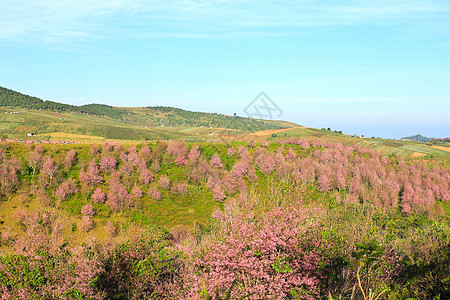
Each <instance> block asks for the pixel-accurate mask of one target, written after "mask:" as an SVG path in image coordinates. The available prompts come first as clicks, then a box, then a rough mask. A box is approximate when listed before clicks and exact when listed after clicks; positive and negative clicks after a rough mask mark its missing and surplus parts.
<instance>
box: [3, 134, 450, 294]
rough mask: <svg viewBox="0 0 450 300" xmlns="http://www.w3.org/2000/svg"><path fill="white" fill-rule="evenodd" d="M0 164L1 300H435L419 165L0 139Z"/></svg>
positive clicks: (433, 224) (282, 146) (292, 144)
mask: <svg viewBox="0 0 450 300" xmlns="http://www.w3.org/2000/svg"><path fill="white" fill-rule="evenodd" d="M294 130H297V129H292V130H288V131H287V132H290V131H294ZM301 130H305V129H301ZM266 134H270V132H266V133H265V134H263V135H262V136H264V137H265V136H266ZM272 134H273V133H272ZM276 134H279V133H276ZM336 136H341V135H340V134H338V133H336ZM273 138H275V137H273ZM413 150H416V149H412V150H411V151H413ZM0 162H1V164H0V172H1V176H0V177H1V178H0V193H1V202H0V207H1V215H0V224H1V225H0V234H1V240H0V245H1V246H0V254H1V257H0V291H1V293H2V297H3V298H4V299H376V298H377V299H447V298H449V297H450V289H449V288H450V280H449V278H450V269H449V266H450V259H449V258H450V256H449V254H450V253H449V252H450V251H449V249H450V226H449V221H450V220H449V215H450V170H449V168H448V166H447V164H445V163H443V162H442V161H433V160H431V159H430V157H428V159H424V158H419V159H414V158H411V157H409V156H406V157H404V156H397V155H395V153H393V154H390V155H385V154H384V153H383V152H378V151H376V150H374V149H371V148H370V147H362V146H358V145H349V144H344V143H339V142H335V141H330V140H327V139H318V138H317V137H315V138H313V139H303V138H301V139H299V138H295V137H292V136H291V137H288V136H286V138H284V136H283V138H282V139H279V140H276V141H273V142H270V143H269V142H268V141H265V140H262V141H260V142H255V141H250V142H248V143H247V142H238V141H223V140H216V141H215V142H213V141H199V142H189V143H187V142H185V141H183V140H180V139H177V140H173V139H172V140H167V141H165V140H157V141H151V142H150V141H149V142H144V143H136V142H120V143H119V142H114V141H110V140H105V141H103V142H101V143H100V142H98V143H97V144H95V143H94V144H76V145H50V144H45V145H42V144H34V143H7V142H2V144H1V151H0Z"/></svg>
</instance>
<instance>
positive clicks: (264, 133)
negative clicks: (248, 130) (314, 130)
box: [252, 127, 302, 136]
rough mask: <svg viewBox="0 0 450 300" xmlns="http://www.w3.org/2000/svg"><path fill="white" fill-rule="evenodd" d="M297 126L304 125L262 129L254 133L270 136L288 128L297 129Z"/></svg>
mask: <svg viewBox="0 0 450 300" xmlns="http://www.w3.org/2000/svg"><path fill="white" fill-rule="evenodd" d="M296 128H302V127H290V128H282V129H271V130H262V131H257V132H254V133H252V135H256V136H266V135H267V136H270V135H272V134H277V133H280V132H285V131H288V130H292V129H296Z"/></svg>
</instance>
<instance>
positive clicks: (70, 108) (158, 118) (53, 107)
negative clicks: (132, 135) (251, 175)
mask: <svg viewBox="0 0 450 300" xmlns="http://www.w3.org/2000/svg"><path fill="white" fill-rule="evenodd" d="M0 107H10V108H13V107H21V108H26V109H43V110H50V111H60V112H80V113H85V114H91V115H96V116H102V117H109V118H112V119H116V120H120V121H123V122H127V123H134V124H145V125H149V126H171V127H178V126H185V127H186V126H190V127H201V126H203V127H215V128H219V127H221V128H230V129H239V130H252V131H254V130H269V129H280V128H286V127H291V126H297V124H294V123H290V122H284V121H272V120H257V119H251V118H247V117H240V116H227V115H223V114H217V113H204V112H192V111H187V110H183V109H180V108H173V107H163V106H154V107H144V108H142V107H126V108H125V107H113V106H109V105H105V104H87V105H82V106H76V105H69V104H63V103H59V102H55V101H49V100H46V101H44V100H42V99H40V98H37V97H33V96H29V95H25V94H22V93H20V92H17V91H14V90H10V89H7V88H4V87H0Z"/></svg>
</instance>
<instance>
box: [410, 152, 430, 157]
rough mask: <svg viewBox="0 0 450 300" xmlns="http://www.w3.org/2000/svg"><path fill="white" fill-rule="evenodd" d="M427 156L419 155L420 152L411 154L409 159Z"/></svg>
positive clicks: (424, 154)
mask: <svg viewBox="0 0 450 300" xmlns="http://www.w3.org/2000/svg"><path fill="white" fill-rule="evenodd" d="M425 156H427V154H426V153H421V152H414V153H413V154H411V155H410V156H409V157H413V158H419V157H425Z"/></svg>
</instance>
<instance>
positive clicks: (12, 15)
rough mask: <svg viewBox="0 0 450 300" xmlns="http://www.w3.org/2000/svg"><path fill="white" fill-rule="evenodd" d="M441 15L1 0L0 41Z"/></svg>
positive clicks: (414, 3) (411, 9)
mask: <svg viewBox="0 0 450 300" xmlns="http://www.w3.org/2000/svg"><path fill="white" fill-rule="evenodd" d="M449 12H450V4H449V3H448V2H447V1H437V0H435V1H433V0H410V1H406V0H381V1H369V0H366V1H361V0H359V1H357V0H348V1H312V0H302V1H285V0H272V1H265V0H259V1H255V0H247V1H245V0H237V1H228V0H213V1H202V0H174V1H162V0H150V1H146V0H65V1H61V0H56V1H55V0H1V2H0V39H18V38H23V39H29V38H35V39H39V40H47V41H50V40H65V39H82V38H88V37H91V38H95V37H98V36H102V35H104V34H108V35H115V34H122V33H123V34H136V35H142V34H143V33H145V34H148V35H149V36H172V37H209V36H227V35H234V34H242V33H245V32H248V33H253V32H260V33H268V34H275V33H274V32H270V31H269V30H268V29H273V30H274V31H277V29H280V28H283V29H286V28H290V29H292V30H296V29H298V28H301V27H313V26H335V25H354V24H373V23H375V24H384V23H402V22H409V21H411V20H417V19H428V21H430V20H432V19H434V18H440V19H444V20H445V19H450V18H448V15H449ZM115 28H121V29H120V30H118V29H117V30H116V29H115ZM119 32H121V33H119Z"/></svg>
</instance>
